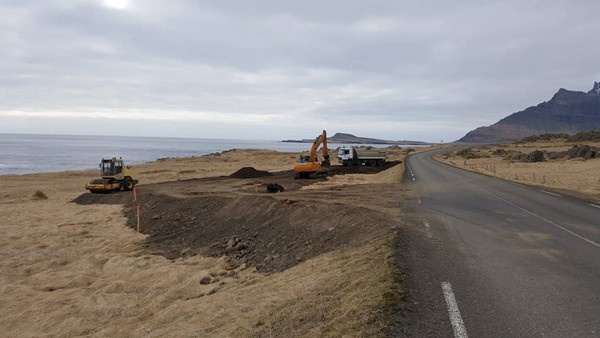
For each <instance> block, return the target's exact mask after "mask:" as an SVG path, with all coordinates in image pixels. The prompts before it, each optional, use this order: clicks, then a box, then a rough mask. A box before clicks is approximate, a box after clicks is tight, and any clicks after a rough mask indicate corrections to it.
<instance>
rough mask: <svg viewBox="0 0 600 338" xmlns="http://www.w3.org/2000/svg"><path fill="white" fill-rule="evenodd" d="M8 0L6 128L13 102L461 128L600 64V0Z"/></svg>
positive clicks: (271, 125)
mask: <svg viewBox="0 0 600 338" xmlns="http://www.w3.org/2000/svg"><path fill="white" fill-rule="evenodd" d="M0 10H1V11H2V13H4V17H3V20H2V21H1V22H0V43H2V46H3V49H2V51H0V112H2V113H0V132H8V131H11V130H10V129H9V128H8V127H6V126H8V125H9V124H8V119H9V118H10V121H11V123H13V125H14V123H18V121H31V120H32V119H45V120H47V121H51V120H52V119H53V118H55V119H56V120H60V121H62V122H64V123H66V124H67V125H66V126H61V127H60V129H61V131H65V130H66V132H67V133H68V130H69V129H68V128H69V126H72V129H73V133H88V132H89V133H95V130H96V129H94V128H90V127H89V126H88V124H86V123H79V124H78V123H77V121H83V120H82V119H86V118H90V119H99V118H102V119H109V120H110V119H115V118H117V119H120V118H124V119H127V120H129V121H143V123H144V124H145V125H149V124H151V123H159V122H158V121H163V122H164V121H170V123H169V124H167V125H163V126H162V128H148V130H150V129H151V130H152V131H153V132H157V133H168V134H179V131H178V130H177V128H182V127H181V124H179V121H187V122H188V123H189V124H190V125H195V126H199V125H200V124H212V125H213V129H214V128H216V127H217V126H218V127H223V125H227V126H228V127H227V128H225V129H224V130H225V131H227V132H229V133H231V134H223V133H221V137H225V138H227V137H229V138H233V137H235V138H244V137H256V136H257V135H255V134H252V133H250V132H248V129H251V128H250V127H252V128H255V127H256V126H257V125H262V127H261V130H264V131H268V130H274V129H276V130H279V131H281V132H282V133H283V132H288V133H291V134H293V135H290V136H289V137H283V138H293V137H298V138H306V137H311V135H312V134H314V132H313V133H310V134H309V135H300V133H305V132H307V133H308V132H310V131H311V130H313V129H314V130H316V131H317V132H318V131H319V130H321V129H323V128H325V126H327V128H330V129H332V128H333V129H332V130H331V131H340V132H353V133H355V134H358V135H363V136H373V137H385V138H392V139H398V138H404V137H403V136H404V135H414V137H415V138H416V139H421V140H437V138H439V136H440V133H443V134H444V135H443V137H444V138H445V139H447V140H450V139H452V138H454V139H457V138H459V137H461V136H462V135H463V134H464V133H466V132H467V131H469V130H470V129H473V128H475V127H478V126H480V125H489V124H492V123H494V122H496V121H497V120H498V119H500V118H502V117H504V116H506V115H508V114H510V113H512V112H515V111H518V110H521V109H523V108H526V107H527V106H530V105H534V104H537V103H539V102H541V101H544V100H547V99H549V98H550V97H551V96H552V94H553V93H554V92H555V91H556V90H557V89H558V88H560V87H566V88H570V89H574V90H587V89H589V88H587V87H589V86H590V85H591V83H592V82H593V81H594V80H599V79H600V73H595V74H594V73H593V72H594V69H597V65H596V63H597V60H598V57H599V56H600V47H599V45H598V44H594V43H592V41H595V39H596V18H595V13H598V10H600V4H599V3H597V2H596V1H580V2H578V3H577V5H574V4H573V3H572V2H569V1H530V2H522V1H515V0H512V1H504V2H492V1H483V2H482V1H466V2H460V3H452V2H448V1H430V2H427V3H423V2H417V1H403V2H394V1H373V2H368V3H365V2H362V1H327V2H317V1H302V2H280V1H274V0H273V1H252V2H240V3H236V4H235V5H233V4H231V3H228V2H205V1H191V0H190V1H156V0H144V1H142V0H128V1H124V0H121V1H115V2H107V1H104V0H68V1H67V0H53V1H43V2H42V1H8V2H6V1H5V2H3V3H2V4H0ZM17 112H18V114H17ZM99 112H101V113H99ZM171 122H172V123H171ZM140 123H142V122H140ZM21 125H22V126H24V125H27V123H23V124H21ZM30 125H31V126H32V127H31V129H27V128H23V129H24V130H25V131H30V132H52V131H53V130H49V129H48V128H50V126H56V125H57V124H51V123H48V124H46V126H47V127H46V129H45V128H44V125H42V126H39V125H38V126H36V127H35V128H33V124H30ZM299 125H302V127H301V128H300V127H298V126H299ZM53 128H54V127H53ZM65 128H66V129H65ZM168 128H171V129H168ZM186 130H187V128H186ZM190 130H191V129H190ZM109 131H110V130H109ZM331 131H330V132H331ZM378 131H380V132H378ZM366 132H369V133H370V134H365V133H366ZM157 136H160V135H157ZM258 136H260V135H258Z"/></svg>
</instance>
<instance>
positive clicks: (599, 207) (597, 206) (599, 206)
mask: <svg viewBox="0 0 600 338" xmlns="http://www.w3.org/2000/svg"><path fill="white" fill-rule="evenodd" d="M590 205H591V206H593V207H596V208H598V209H600V205H595V204H592V203H590Z"/></svg>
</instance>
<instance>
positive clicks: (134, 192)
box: [133, 187, 137, 202]
mask: <svg viewBox="0 0 600 338" xmlns="http://www.w3.org/2000/svg"><path fill="white" fill-rule="evenodd" d="M133 201H134V202H135V201H137V190H136V189H135V187H133Z"/></svg>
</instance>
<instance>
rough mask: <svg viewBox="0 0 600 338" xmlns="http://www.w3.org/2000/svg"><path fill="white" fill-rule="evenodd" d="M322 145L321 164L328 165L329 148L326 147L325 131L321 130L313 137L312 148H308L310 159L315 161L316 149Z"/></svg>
mask: <svg viewBox="0 0 600 338" xmlns="http://www.w3.org/2000/svg"><path fill="white" fill-rule="evenodd" d="M321 144H322V145H323V162H322V163H321V164H322V165H323V166H326V167H329V164H330V162H329V150H328V149H327V132H326V131H325V130H323V133H322V134H321V135H319V136H317V138H316V139H315V142H313V145H312V148H311V149H310V161H311V162H317V150H318V149H319V146H320V145H321Z"/></svg>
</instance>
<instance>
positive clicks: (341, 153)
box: [338, 147, 355, 166]
mask: <svg viewBox="0 0 600 338" xmlns="http://www.w3.org/2000/svg"><path fill="white" fill-rule="evenodd" d="M354 157H355V155H354V149H353V148H346V147H342V148H340V149H339V150H338V162H339V163H340V164H343V165H344V166H347V165H352V164H353V163H354ZM349 163H352V164H349Z"/></svg>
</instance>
